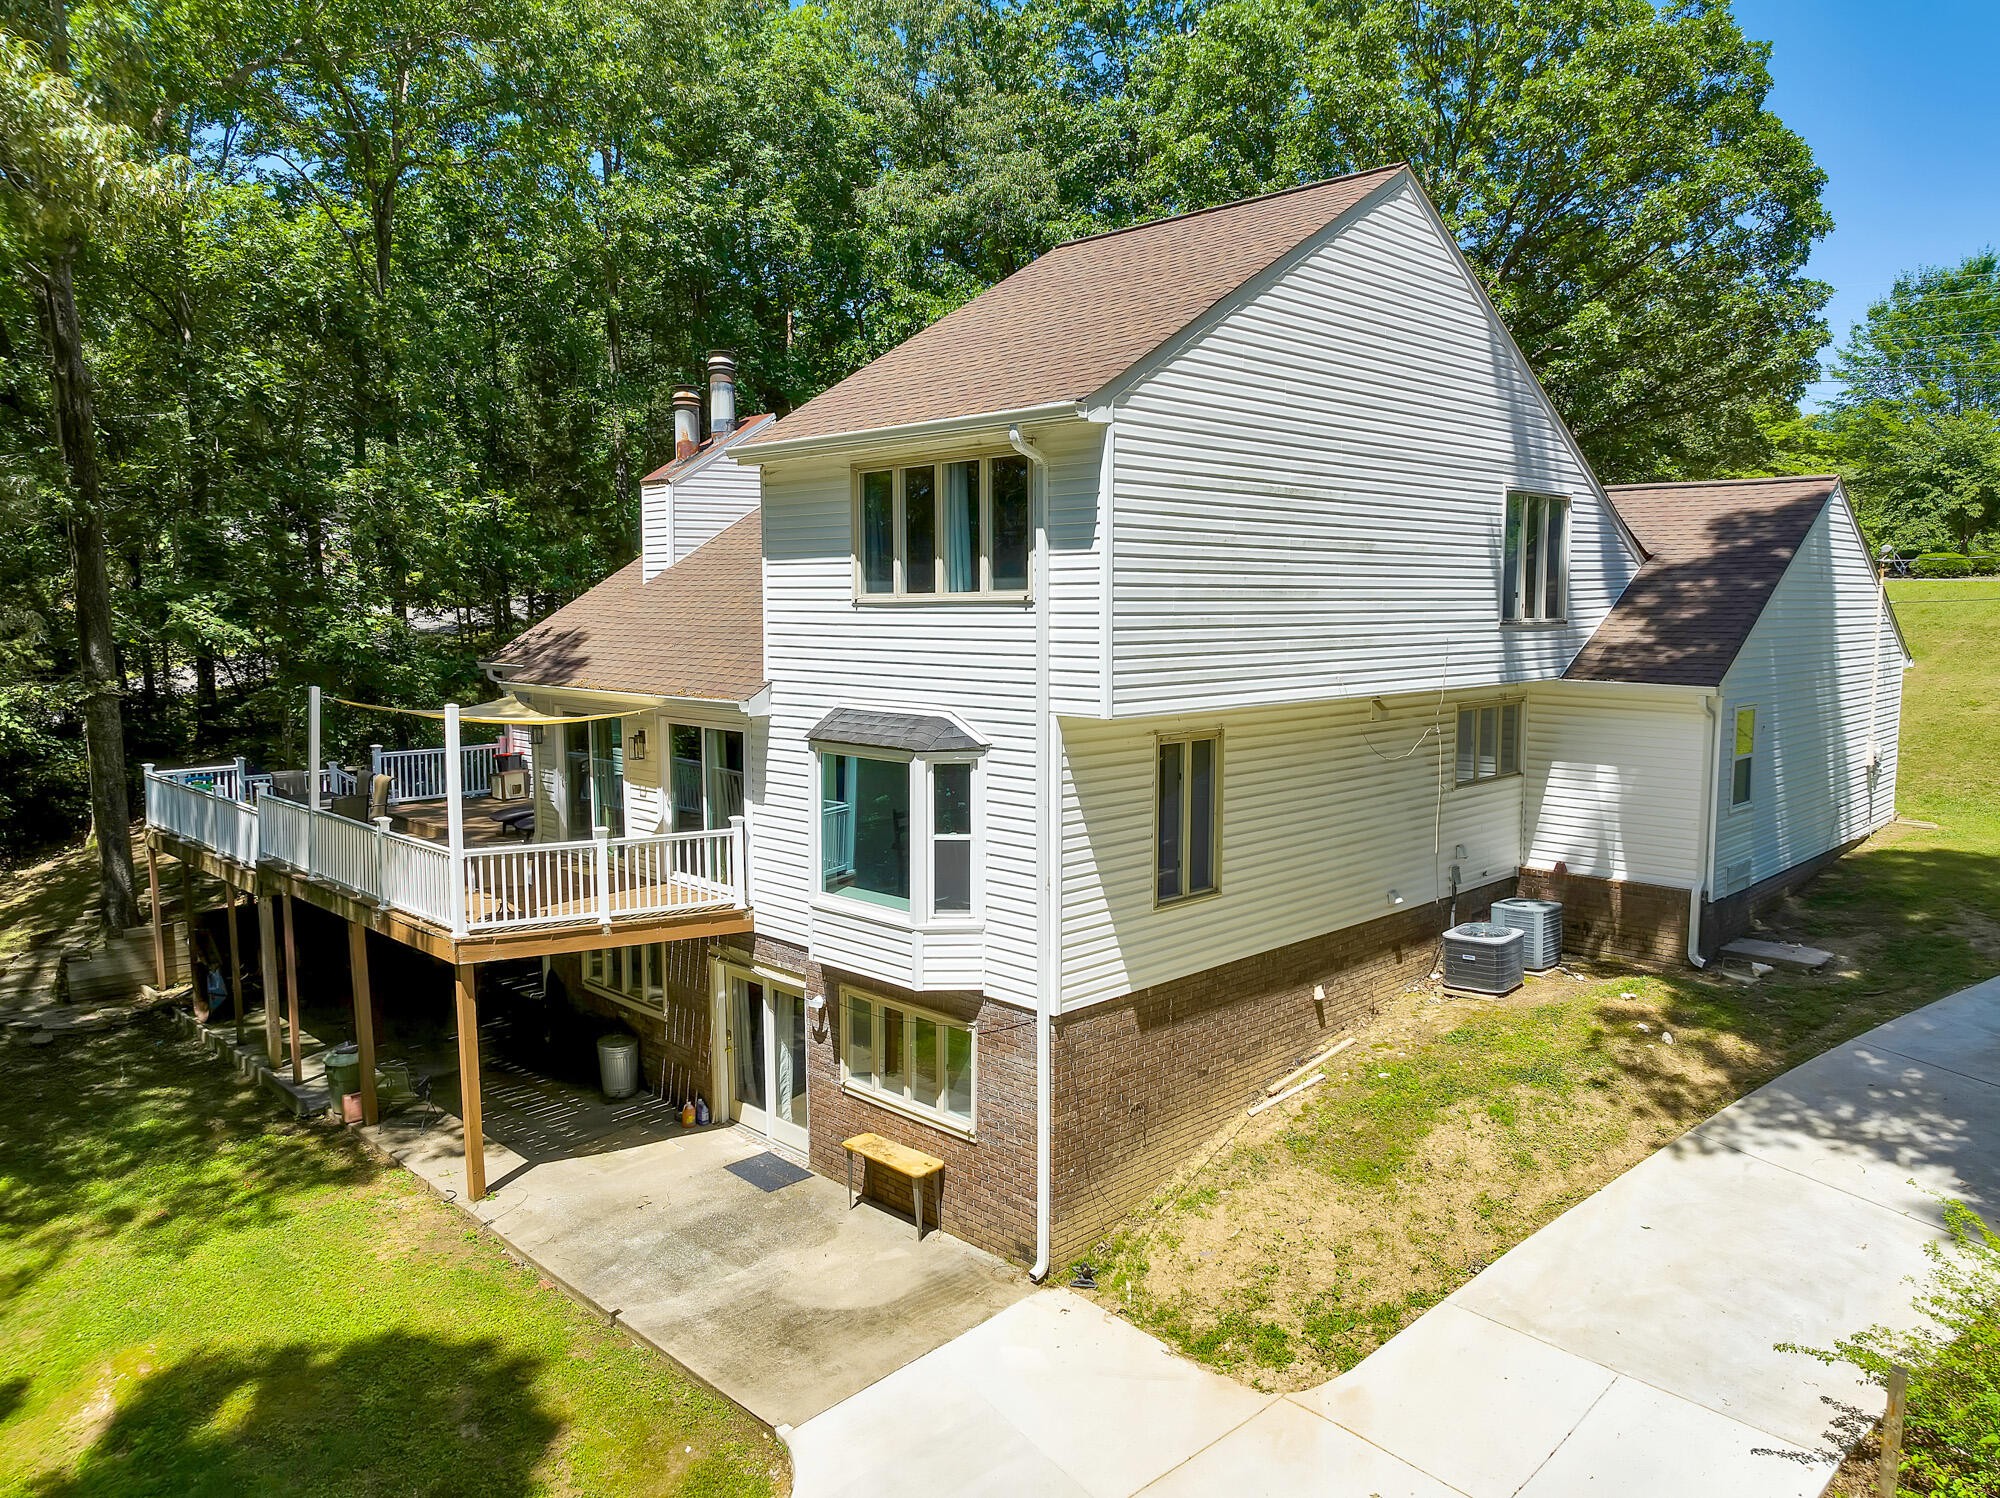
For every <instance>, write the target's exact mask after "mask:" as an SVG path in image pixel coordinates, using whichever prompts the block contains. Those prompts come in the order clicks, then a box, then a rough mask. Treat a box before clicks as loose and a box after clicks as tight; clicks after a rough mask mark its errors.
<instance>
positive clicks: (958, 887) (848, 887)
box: [819, 749, 977, 921]
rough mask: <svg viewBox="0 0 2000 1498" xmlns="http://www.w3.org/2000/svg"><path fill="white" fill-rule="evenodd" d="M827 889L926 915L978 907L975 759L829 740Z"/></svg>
mask: <svg viewBox="0 0 2000 1498" xmlns="http://www.w3.org/2000/svg"><path fill="white" fill-rule="evenodd" d="M819 779H820V891H821V893H823V894H827V895H838V896H842V897H844V898H847V899H853V900H859V901H862V902H864V903H866V904H869V905H876V906H881V907H884V908H886V909H890V910H897V911H905V912H910V913H912V914H913V915H914V916H916V917H917V918H919V919H928V918H931V917H942V918H944V919H945V920H947V921H949V920H951V919H953V918H969V917H970V916H971V915H972V914H973V912H974V909H975V904H976V902H975V884H976V877H977V867H976V858H975V853H974V846H973V845H974V840H975V834H974V830H973V821H974V786H975V782H976V775H975V765H974V763H973V761H972V760H971V759H970V758H967V757H964V756H959V757H955V758H939V757H935V756H929V755H909V756H896V757H890V756H888V755H884V754H871V753H864V752H862V751H861V750H859V749H854V750H847V749H822V750H821V751H820V756H819Z"/></svg>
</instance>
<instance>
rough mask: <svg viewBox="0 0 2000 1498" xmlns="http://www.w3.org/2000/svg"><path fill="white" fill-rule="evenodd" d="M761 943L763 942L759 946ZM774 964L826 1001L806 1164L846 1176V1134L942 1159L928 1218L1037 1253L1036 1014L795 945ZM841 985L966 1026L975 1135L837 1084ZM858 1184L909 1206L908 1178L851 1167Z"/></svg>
mask: <svg viewBox="0 0 2000 1498" xmlns="http://www.w3.org/2000/svg"><path fill="white" fill-rule="evenodd" d="M764 945H765V943H763V942H762V941H760V943H759V946H760V947H762V946H764ZM774 965H777V966H783V967H786V968H789V969H791V970H792V971H800V970H803V971H804V974H805V984H806V995H807V997H808V999H810V998H811V997H812V996H813V995H815V994H822V995H824V996H825V998H826V1008H825V1009H824V1010H823V1011H822V1012H821V1014H820V1017H819V1020H818V1022H817V1023H815V1024H814V1025H813V1026H812V1027H811V1028H810V1030H809V1031H808V1040H809V1044H810V1051H811V1056H810V1066H811V1093H810V1097H809V1101H808V1104H807V1106H808V1109H809V1110H810V1116H811V1119H812V1167H813V1169H814V1170H817V1171H819V1172H820V1173H821V1174H822V1175H827V1176H831V1177H832V1178H833V1179H835V1180H836V1181H838V1180H844V1179H845V1178H846V1173H847V1152H846V1151H845V1150H844V1149H842V1148H841V1141H842V1140H843V1139H850V1138H852V1137H853V1136H854V1135H856V1134H871V1133H872V1134H880V1135H881V1136H882V1137H883V1138H885V1139H893V1140H895V1141H896V1143H898V1144H902V1145H907V1146H909V1147H910V1148H911V1149H917V1150H922V1151H923V1152H924V1153H925V1154H927V1155H935V1156H937V1158H939V1159H940V1160H942V1161H944V1173H943V1177H942V1180H941V1181H939V1182H936V1183H934V1184H933V1185H931V1186H927V1187H926V1188H925V1194H924V1220H925V1222H926V1223H930V1222H938V1223H940V1224H941V1225H942V1226H943V1227H944V1229H945V1231H946V1232H948V1233H951V1234H952V1235H953V1236H954V1237H958V1238H963V1239H964V1240H965V1241H966V1242H968V1243H974V1244H977V1245H978V1246H979V1247H981V1248H984V1249H986V1250H987V1251H988V1252H990V1253H995V1254H999V1255H1000V1256H1001V1257H1003V1258H1009V1259H1013V1260H1016V1261H1017V1262H1021V1263H1027V1262H1030V1261H1032V1260H1033V1258H1034V1256H1035V1017H1034V1015H1033V1014H1031V1013H1028V1012H1025V1011H1023V1010H1020V1009H1015V1008H1013V1007H1011V1006H1009V1005H1006V1004H1001V1003H999V1002H997V1001H995V1000H993V999H989V998H985V997H983V996H981V995H979V994H938V993H924V994H914V993H908V992H906V991H904V990H901V989H898V988H895V987H893V986H892V985H889V984H884V983H877V982H874V981H873V980H868V979H863V978H860V977H858V976H855V975H853V974H847V973H842V972H839V971H837V970H834V969H830V968H821V967H819V966H818V965H816V964H812V963H807V962H806V961H805V960H804V958H803V956H802V955H801V954H799V953H798V952H797V951H796V950H790V951H789V952H788V954H787V958H786V960H784V961H782V962H776V963H774ZM843 983H848V984H852V985H854V986H856V987H859V988H865V989H867V990H868V991H869V992H870V993H874V994H879V995H880V996H881V997H883V998H885V999H890V1000H895V999H902V1000H904V1001H905V1002H907V1003H910V1004H913V1005H915V1006H916V1007H918V1008H920V1009H928V1010H931V1011H932V1012H933V1013H937V1014H942V1015H945V1016H947V1017H948V1018H951V1019H955V1020H958V1021H960V1022H961V1023H970V1024H971V1025H972V1028H973V1034H974V1037H975V1039H974V1044H975V1046H976V1048H977V1052H978V1058H979V1059H978V1088H977V1092H976V1095H975V1097H974V1109H975V1112H976V1114H977V1119H978V1128H977V1131H976V1133H975V1135H974V1137H973V1138H970V1139H967V1138H965V1137H964V1136H963V1135H960V1134H956V1133H953V1132H951V1131H950V1130H948V1129H942V1128H938V1127H936V1126H935V1125H932V1124H928V1123H925V1122H922V1121H921V1120H918V1119H915V1118H912V1117H910V1116H909V1115H908V1114H905V1113H901V1112H898V1111H896V1110H894V1109H891V1108H885V1107H883V1106H881V1105H880V1104H878V1103H874V1102H871V1101H869V1100H868V1099H867V1098H865V1097H862V1096H859V1095H857V1094H854V1093H850V1092H848V1091H846V1090H845V1089H844V1088H843V1087H842V1086H841V1083H840V1037H841V1027H842V1025H843V1024H844V1021H845V1017H844V1016H843V1015H842V1014H841V1012H840V986H841V985H842V984H843ZM855 1185H856V1186H857V1187H858V1188H860V1189H862V1190H863V1192H864V1194H865V1195H867V1196H869V1197H872V1198H874V1199H876V1200H878V1201H881V1202H883V1203H884V1204H885V1205H887V1206H890V1207H893V1208H895V1209H896V1210H898V1211H902V1212H908V1211H911V1210H912V1202H911V1199H910V1186H909V1181H908V1180H907V1179H906V1178H905V1177H903V1176H902V1175H900V1174H897V1173H895V1172H893V1171H883V1170H878V1169H875V1168H873V1167H868V1168H866V1169H864V1167H863V1166H862V1164H861V1163H860V1162H857V1163H856V1165H855Z"/></svg>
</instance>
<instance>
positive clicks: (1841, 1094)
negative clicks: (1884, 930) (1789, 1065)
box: [1689, 1042, 2000, 1224]
mask: <svg viewBox="0 0 2000 1498" xmlns="http://www.w3.org/2000/svg"><path fill="white" fill-rule="evenodd" d="M1689 1138H1690V1141H1691V1142H1693V1143H1696V1144H1699V1145H1702V1146H1707V1147H1726V1148H1728V1149H1733V1150H1739V1151H1741V1152H1742V1153H1744V1154H1747V1155H1753V1156H1755V1157H1756V1158H1757V1159H1759V1160H1763V1161H1765V1162H1767V1163H1769V1164H1772V1165H1776V1166H1780V1167H1782V1168H1783V1169H1785V1170H1789V1171H1792V1172H1794V1173H1796V1174H1798V1175H1802V1176H1809V1177H1811V1178H1812V1179H1813V1180H1815V1181H1820V1182H1823V1183H1824V1184H1826V1185H1828V1186H1834V1187H1837V1188H1838V1189H1840V1190H1842V1191H1846V1192H1850V1193H1851V1194H1853V1195H1855V1196H1858V1197H1861V1198H1862V1199H1864V1200H1866V1201H1871V1202H1874V1203H1876V1204H1877V1205H1878V1206H1883V1207H1888V1208H1891V1209H1892V1210H1894V1211H1897V1212H1902V1213H1904V1214H1906V1215H1908V1216H1910V1217H1914V1218H1917V1219H1919V1220H1920V1221H1922V1222H1925V1223H1932V1224H1941V1223H1942V1222H1943V1220H1944V1212H1943V1207H1942V1204H1941V1202H1940V1201H1939V1197H1941V1196H1944V1197H1956V1198H1958V1199H1959V1200H1961V1201H1965V1202H1968V1203H1969V1204H1971V1205H1972V1206H1973V1207H1974V1208H1976V1209H1977V1210H1979V1211H1980V1212H1982V1213H1984V1214H1986V1215H1987V1216H1989V1217H1993V1216H1996V1215H2000V1150H1996V1149H1995V1148H1994V1141H1995V1140H1996V1139H2000V1086H1995V1085H1994V1084H1992V1083H1990V1082H1983V1081H1979V1080H1976V1079H1974V1078H1972V1077H1968V1076H1965V1075H1962V1074H1960V1073H1959V1072H1956V1071H1947V1070H1945V1069H1944V1068H1943V1067H1940V1066H1936V1065H1930V1064H1926V1063H1924V1062H1920V1061H1916V1060H1913V1059H1912V1058H1910V1057H1908V1056H1905V1055H1901V1054H1899V1053H1898V1052H1896V1051H1894V1050H1890V1049H1887V1048H1885V1047H1883V1046H1881V1045H1879V1044H1875V1043H1872V1042H1871V1043H1865V1044H1855V1045H1849V1046H1843V1047H1841V1048H1840V1049H1839V1050H1837V1051H1829V1052H1828V1053H1827V1054H1826V1055H1824V1056H1821V1057H1820V1058H1818V1059H1817V1060H1815V1061H1809V1062H1807V1063H1806V1064H1805V1065H1804V1066H1801V1067H1799V1068H1798V1069H1797V1070H1795V1071H1792V1072H1789V1073H1787V1074H1786V1075H1785V1076H1783V1077H1780V1078H1779V1079H1778V1080H1777V1081H1775V1082H1772V1083H1770V1084H1769V1085H1768V1086H1765V1087H1762V1088H1760V1089H1758V1090H1757V1091H1756V1092H1753V1093H1752V1094H1750V1096H1749V1097H1747V1098H1744V1099H1743V1100H1742V1101H1741V1102H1739V1103H1737V1104H1736V1105H1735V1106H1734V1107H1731V1108H1728V1109H1725V1110H1724V1111H1723V1112H1722V1113H1720V1114H1718V1115H1717V1116H1716V1117H1714V1118H1712V1119H1710V1120H1709V1121H1708V1122H1707V1123H1705V1124H1703V1125H1701V1127H1699V1128H1698V1129H1696V1130H1695V1131H1694V1133H1693V1134H1692V1135H1690V1136H1689Z"/></svg>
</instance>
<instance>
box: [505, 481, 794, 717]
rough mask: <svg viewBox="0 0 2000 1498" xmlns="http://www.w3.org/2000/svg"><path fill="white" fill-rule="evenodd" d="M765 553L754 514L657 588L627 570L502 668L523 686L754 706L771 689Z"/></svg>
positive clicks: (558, 616) (561, 614)
mask: <svg viewBox="0 0 2000 1498" xmlns="http://www.w3.org/2000/svg"><path fill="white" fill-rule="evenodd" d="M763 549H764V548H763V525H762V520H761V517H760V516H759V514H758V513H757V512H756V511H754V510H753V511H752V512H751V513H750V514H748V515H746V516H744V517H743V518H742V519H741V520H739V521H737V522H736V523H735V524H734V525H732V526H730V527H729V528H728V529H727V530H725V531H723V532H722V533H721V534H720V535H718V536H716V537H714V538H713V539H712V540H709V541H706V542H704V543H703V544H702V545H700V546H697V547H696V548H695V549H694V550H693V551H691V552H689V553H688V554H687V555H686V556H684V557H682V558H681V559H680V560H679V561H678V562H676V563H674V564H673V566H671V567H669V568H667V569H666V571H664V572H662V573H660V574H659V575H658V576H657V577H655V578H654V579H653V580H652V581H651V582H650V583H648V582H642V581H640V576H641V574H640V570H639V569H640V563H639V562H638V561H634V562H632V563H631V564H630V565H628V566H625V567H621V568H619V570H618V571H616V572H614V573H612V575H611V576H610V577H607V578H606V579H605V580H604V581H603V582H601V583H599V584H598V585H597V586H596V587H594V588H592V589H591V590H590V591H589V592H588V593H585V594H584V595H583V596H582V597H581V598H578V599H576V600H575V601H574V602H571V603H568V604H565V605H564V606H563V607H561V608H559V609H557V610H556V611H555V612H554V613H553V614H551V615H549V616H548V618H546V619H544V620H542V621H541V623H539V624H537V625H535V626H534V627H533V628H531V629H529V630H528V631H527V632H526V633H525V634H522V635H521V636H520V637H519V638H517V639H515V640H514V641H513V642H511V643H510V644H508V645H507V646H506V647H505V648H504V649H502V650H501V651H500V653H499V654H498V655H496V656H495V657H494V658H493V664H495V665H504V666H507V667H510V668H512V669H511V670H510V671H509V676H508V679H509V681H510V683H511V684H516V685H520V686H543V687H574V688H577V689H579V690H596V691H603V692H634V693H638V694H641V695H643V696H649V697H694V698H702V699H707V700H711V701H718V702H742V701H745V700H747V699H748V698H750V697H753V696H755V695H756V694H757V692H758V690H759V689H760V688H761V687H762V686H763V685H764V561H763Z"/></svg>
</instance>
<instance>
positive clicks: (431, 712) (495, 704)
mask: <svg viewBox="0 0 2000 1498" xmlns="http://www.w3.org/2000/svg"><path fill="white" fill-rule="evenodd" d="M333 700H334V701H335V702H338V703H340V704H341V705H342V706H343V707H358V708H361V709H362V710H363V711H365V712H371V713H401V714H403V715H404V716H405V717H409V718H430V719H432V720H433V721H436V722H443V721H444V709H443V708H441V707H385V706H383V705H382V704H381V703H379V702H354V701H351V700H349V699H348V698H346V697H336V698H334V699H333ZM640 711H642V709H639V708H628V709H627V710H626V711H624V712H617V713H545V712H542V711H541V710H540V709H538V708H532V707H529V706H528V704H527V703H525V702H523V701H521V699H520V698H518V697H495V698H494V699H493V700H492V701H491V702H475V703H473V704H472V705H471V706H470V707H462V708H460V709H459V710H458V721H459V722H461V723H487V724H493V725H497V726H499V727H503V728H535V727H540V726H543V725H546V724H551V723H595V722H597V721H599V720H600V719H603V718H630V717H633V716H635V715H637V714H638V713H639V712H640Z"/></svg>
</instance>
